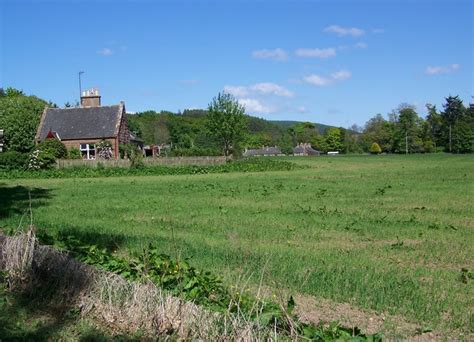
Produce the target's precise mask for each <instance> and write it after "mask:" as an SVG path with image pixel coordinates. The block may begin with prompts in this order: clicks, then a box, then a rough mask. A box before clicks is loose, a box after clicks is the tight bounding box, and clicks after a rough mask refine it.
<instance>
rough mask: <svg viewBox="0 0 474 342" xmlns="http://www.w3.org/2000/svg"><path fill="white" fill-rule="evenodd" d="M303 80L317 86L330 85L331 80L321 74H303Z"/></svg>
mask: <svg viewBox="0 0 474 342" xmlns="http://www.w3.org/2000/svg"><path fill="white" fill-rule="evenodd" d="M303 80H304V81H305V82H307V83H310V84H313V85H316V86H319V87H324V86H327V85H330V84H331V83H332V81H333V80H331V79H330V78H327V77H322V76H319V75H315V74H313V75H309V76H305V77H304V78H303Z"/></svg>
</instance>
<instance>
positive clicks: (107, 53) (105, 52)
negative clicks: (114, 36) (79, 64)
mask: <svg viewBox="0 0 474 342" xmlns="http://www.w3.org/2000/svg"><path fill="white" fill-rule="evenodd" d="M97 53H98V54H99V55H102V56H110V55H113V54H114V51H113V50H112V49H110V48H103V49H100V50H99V51H97Z"/></svg>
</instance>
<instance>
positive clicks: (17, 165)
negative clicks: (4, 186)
mask: <svg viewBox="0 0 474 342" xmlns="http://www.w3.org/2000/svg"><path fill="white" fill-rule="evenodd" d="M27 164H28V154H26V153H20V152H15V151H9V152H3V153H0V171H12V170H25V169H26V167H27Z"/></svg>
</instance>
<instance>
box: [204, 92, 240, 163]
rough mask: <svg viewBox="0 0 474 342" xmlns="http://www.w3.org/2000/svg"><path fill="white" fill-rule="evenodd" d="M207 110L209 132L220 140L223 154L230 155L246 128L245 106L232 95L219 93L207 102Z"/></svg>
mask: <svg viewBox="0 0 474 342" xmlns="http://www.w3.org/2000/svg"><path fill="white" fill-rule="evenodd" d="M208 112H209V113H208V115H207V122H206V127H207V129H208V131H209V134H210V135H211V136H213V137H215V138H216V139H217V140H218V141H219V142H220V144H221V146H222V150H223V152H224V155H225V156H229V155H231V154H232V149H233V147H234V145H236V144H239V143H240V142H241V141H242V139H243V136H244V133H245V130H246V129H247V126H246V116H245V108H244V107H243V106H241V105H240V104H239V103H238V102H237V100H236V99H235V98H234V97H233V96H232V95H230V94H226V93H219V94H218V95H217V97H215V98H213V99H212V101H211V103H210V104H209V107H208Z"/></svg>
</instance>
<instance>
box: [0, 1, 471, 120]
mask: <svg viewBox="0 0 474 342" xmlns="http://www.w3.org/2000/svg"><path fill="white" fill-rule="evenodd" d="M473 4H474V1H469V0H464V1H463V0H449V1H448V0H446V1H441V0H434V1H425V0H418V1H414V0H413V1H411V0H404V1H390V0H385V1H384V0H380V1H375V0H372V1H342V0H339V1H338V0H335V1H298V0H293V1H290V0H288V1H278V0H276V1H237V0H236V1H231V0H228V1H199V0H198V1H184V0H183V1H67V0H64V1H22V0H16V1H9V0H0V87H9V86H11V87H15V88H18V89H22V90H23V91H24V92H25V93H27V94H34V95H37V96H39V97H41V98H44V99H46V100H51V101H53V102H55V103H57V104H58V105H59V106H63V105H64V103H66V102H71V103H74V102H76V101H77V100H78V97H79V81H78V73H79V71H83V72H84V74H82V88H83V90H84V89H89V88H98V89H99V91H100V93H101V95H102V104H104V105H106V104H116V103H118V102H119V101H125V105H126V108H127V111H129V112H140V111H145V110H157V111H160V110H170V111H175V112H176V111H183V110H184V109H187V108H206V107H207V105H208V103H209V102H210V101H211V100H212V98H213V97H214V96H216V95H217V94H218V93H219V92H222V91H226V92H228V93H231V94H232V95H234V97H235V98H236V99H237V100H238V101H239V102H240V103H241V104H242V105H244V106H245V108H246V112H247V113H248V114H252V115H255V116H258V117H263V118H266V119H272V120H298V121H312V122H318V123H325V124H330V125H336V126H342V127H349V126H351V125H352V124H358V125H363V124H364V123H365V122H366V121H367V120H368V119H370V118H371V117H373V116H374V115H375V114H377V113H381V114H384V115H386V114H387V113H389V112H391V111H392V110H393V109H395V108H397V107H398V106H399V105H400V104H401V103H408V104H412V105H414V106H416V108H417V110H418V112H419V114H420V115H422V116H424V115H425V114H426V110H425V104H426V103H431V104H436V105H437V107H438V108H442V104H443V102H444V98H445V97H447V96H449V95H459V96H460V97H461V99H462V100H463V101H464V102H465V103H466V104H467V103H469V102H470V101H472V102H474V99H473V98H472V97H471V96H472V95H474V81H473V79H474V77H473V57H474V56H473V46H474V30H473V26H474V24H473V19H474V15H473V14H474V13H473V11H474V5H473Z"/></svg>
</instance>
